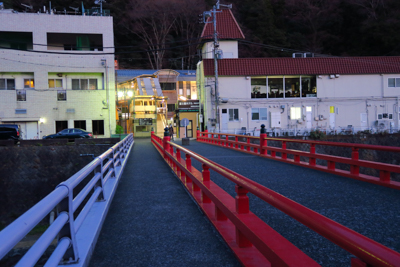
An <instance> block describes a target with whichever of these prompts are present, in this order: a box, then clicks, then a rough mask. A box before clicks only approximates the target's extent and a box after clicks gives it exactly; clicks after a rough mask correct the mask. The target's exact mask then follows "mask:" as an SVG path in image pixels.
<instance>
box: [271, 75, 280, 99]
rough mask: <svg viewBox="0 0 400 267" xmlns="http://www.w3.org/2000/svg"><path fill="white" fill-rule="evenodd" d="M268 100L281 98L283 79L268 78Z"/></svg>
mask: <svg viewBox="0 0 400 267" xmlns="http://www.w3.org/2000/svg"><path fill="white" fill-rule="evenodd" d="M268 98H283V77H282V78H268Z"/></svg>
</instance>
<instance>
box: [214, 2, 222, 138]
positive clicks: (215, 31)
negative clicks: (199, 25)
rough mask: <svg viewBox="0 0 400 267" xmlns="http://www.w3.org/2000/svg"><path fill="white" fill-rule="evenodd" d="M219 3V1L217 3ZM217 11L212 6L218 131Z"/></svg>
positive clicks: (217, 122)
mask: <svg viewBox="0 0 400 267" xmlns="http://www.w3.org/2000/svg"><path fill="white" fill-rule="evenodd" d="M217 4H218V5H219V1H218V3H217ZM216 15H217V11H216V7H215V6H213V24H214V72H215V129H217V127H218V131H220V125H219V112H218V97H219V92H218V58H217V57H218V53H217V49H218V47H219V45H218V38H217V18H216Z"/></svg>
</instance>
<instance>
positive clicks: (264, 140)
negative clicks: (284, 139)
mask: <svg viewBox="0 0 400 267" xmlns="http://www.w3.org/2000/svg"><path fill="white" fill-rule="evenodd" d="M267 145H268V143H267V132H266V130H265V125H264V124H261V130H260V155H267V154H268V150H267V149H265V147H267Z"/></svg>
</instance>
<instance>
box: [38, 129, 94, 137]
mask: <svg viewBox="0 0 400 267" xmlns="http://www.w3.org/2000/svg"><path fill="white" fill-rule="evenodd" d="M92 137H93V135H92V133H90V132H87V131H85V130H83V129H77V128H70V129H64V130H62V131H61V132H58V133H56V134H49V135H45V136H43V139H53V138H65V139H75V138H92Z"/></svg>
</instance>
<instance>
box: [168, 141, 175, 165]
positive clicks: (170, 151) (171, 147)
mask: <svg viewBox="0 0 400 267" xmlns="http://www.w3.org/2000/svg"><path fill="white" fill-rule="evenodd" d="M169 153H170V154H171V156H172V157H173V156H174V147H173V146H171V145H170V146H169ZM170 165H171V168H172V170H173V171H175V162H174V161H173V159H171V164H170Z"/></svg>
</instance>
